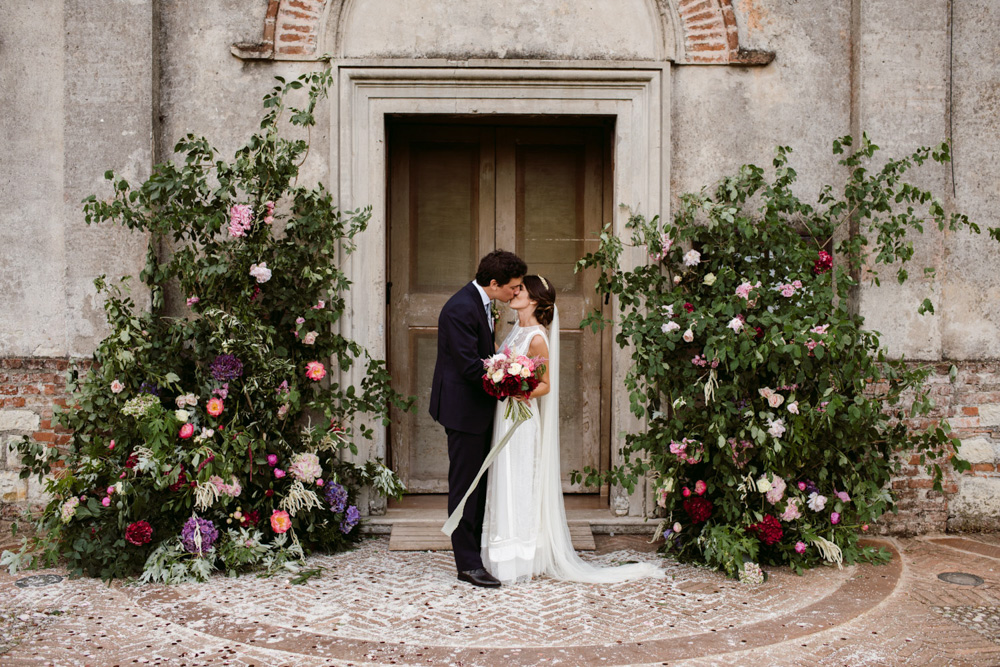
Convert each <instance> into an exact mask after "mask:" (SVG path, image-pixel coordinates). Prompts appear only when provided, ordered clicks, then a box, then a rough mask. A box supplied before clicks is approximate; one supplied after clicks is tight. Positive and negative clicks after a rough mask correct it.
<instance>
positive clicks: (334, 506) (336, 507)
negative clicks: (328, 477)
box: [326, 482, 347, 514]
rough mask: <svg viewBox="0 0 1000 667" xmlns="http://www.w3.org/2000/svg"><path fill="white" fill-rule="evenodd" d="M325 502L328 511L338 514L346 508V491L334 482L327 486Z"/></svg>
mask: <svg viewBox="0 0 1000 667" xmlns="http://www.w3.org/2000/svg"><path fill="white" fill-rule="evenodd" d="M326 502H328V503H330V510H331V511H332V512H333V513H334V514H340V513H341V512H343V511H344V508H345V507H347V489H345V488H344V487H343V486H341V485H340V484H337V483H336V482H332V483H330V484H327V485H326Z"/></svg>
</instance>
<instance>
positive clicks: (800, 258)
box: [578, 137, 997, 576]
mask: <svg viewBox="0 0 1000 667" xmlns="http://www.w3.org/2000/svg"><path fill="white" fill-rule="evenodd" d="M852 145H853V142H852V139H851V137H843V138H841V139H838V140H837V141H835V142H834V144H833V152H834V153H835V154H836V155H841V156H843V157H842V158H841V159H840V161H839V163H840V164H841V165H843V166H844V167H845V168H846V171H847V173H848V178H847V180H846V183H845V184H844V186H843V188H842V190H840V191H839V192H835V191H834V188H833V187H832V186H826V187H824V188H823V189H822V192H821V194H820V196H819V201H818V204H817V205H816V206H813V205H810V204H807V203H805V202H803V201H802V200H800V199H799V198H798V196H797V195H796V194H795V193H794V191H793V186H794V185H795V181H796V172H795V170H794V169H793V168H792V167H791V166H790V165H789V164H788V158H789V154H790V153H791V149H790V148H787V147H779V148H778V149H777V151H776V155H775V157H774V161H773V171H771V172H770V173H768V172H767V171H765V169H763V168H760V167H757V166H754V165H746V166H744V167H742V168H741V169H740V170H739V172H738V173H737V174H736V175H734V176H732V177H729V178H725V179H723V180H722V181H720V182H719V183H718V185H717V186H715V187H714V189H712V190H710V191H709V190H703V191H702V192H700V193H696V194H686V195H684V196H682V197H681V198H680V205H679V206H678V208H677V212H676V214H675V215H674V218H673V221H672V222H670V223H666V222H664V221H662V220H660V219H659V218H653V219H652V220H647V219H645V218H643V217H642V216H639V215H634V216H632V217H631V219H630V220H629V222H628V223H627V225H626V227H627V229H628V230H630V232H631V245H632V246H633V247H641V248H644V249H645V250H646V251H647V252H648V253H649V256H650V260H649V261H648V262H647V263H645V264H642V265H640V266H636V267H629V266H625V265H624V262H623V255H624V251H625V246H626V243H625V241H623V239H621V238H619V237H616V236H615V235H614V234H613V233H612V232H611V230H610V228H605V230H604V232H603V233H602V234H601V237H600V244H599V248H598V250H597V251H596V252H594V253H592V254H589V255H587V256H586V257H584V258H583V259H582V260H581V261H580V262H579V266H578V268H579V269H582V268H587V267H597V268H598V269H600V271H601V272H602V273H601V277H600V280H599V283H598V285H597V291H598V292H599V293H600V294H602V295H613V296H614V297H615V299H616V302H617V314H616V316H615V318H614V324H615V325H616V326H617V327H618V328H617V329H616V331H617V333H616V341H617V343H618V345H620V346H621V347H623V348H626V349H628V350H630V351H631V356H632V366H631V368H630V370H629V372H628V375H627V378H626V390H627V391H628V392H629V399H630V404H631V410H632V412H633V413H634V414H635V415H636V416H637V417H640V418H642V419H644V420H645V421H644V423H645V427H644V428H643V429H642V430H640V431H638V432H636V433H631V434H629V435H628V436H627V437H626V440H625V445H624V454H625V459H626V461H627V463H626V464H625V465H622V466H617V467H613V468H612V469H611V470H610V471H607V472H606V473H605V474H604V475H600V474H599V473H598V472H597V471H595V470H592V469H588V470H585V471H584V475H583V476H585V477H586V480H587V483H588V484H595V483H600V482H611V483H614V484H620V485H622V486H624V487H626V488H628V489H630V490H631V489H632V488H634V485H635V483H636V481H637V479H639V478H640V477H642V476H645V475H651V476H652V477H653V478H654V479H655V484H656V497H657V501H658V503H659V505H660V507H662V508H663V511H664V513H665V516H666V519H665V521H664V523H663V530H664V534H665V535H666V537H667V540H666V546H665V549H666V550H667V551H668V552H670V553H674V554H677V555H678V556H679V557H681V558H683V559H687V560H692V561H697V562H701V563H705V564H707V565H709V566H711V567H715V568H720V569H722V570H724V571H725V572H727V573H728V574H729V575H730V576H736V575H737V574H738V573H739V571H740V570H741V568H742V567H743V564H744V563H745V562H751V561H752V562H760V563H766V564H773V565H779V564H789V565H791V566H793V567H794V568H796V569H801V568H805V567H810V566H813V565H816V564H817V563H820V562H823V561H831V562H837V563H839V562H841V561H844V562H854V561H857V560H880V559H883V558H886V557H887V554H885V553H880V552H877V551H876V550H874V549H873V548H871V547H864V548H863V547H861V546H859V544H858V536H859V534H860V533H862V532H864V531H866V530H868V528H869V525H870V524H871V523H873V522H875V521H877V520H878V518H879V517H880V516H881V515H882V514H884V513H885V512H887V511H889V510H892V509H894V507H893V496H892V492H891V488H890V484H889V483H890V478H891V476H892V474H893V473H894V471H896V470H897V469H898V466H899V463H898V457H897V455H898V454H899V453H901V452H916V453H918V454H919V456H920V462H921V464H922V465H924V466H925V467H926V471H927V473H928V474H929V475H930V476H931V477H932V479H933V483H934V486H935V488H937V489H939V490H940V488H941V477H942V470H941V463H942V462H944V461H947V460H949V459H950V463H951V465H952V466H953V468H954V469H955V470H956V471H962V470H965V469H968V464H967V463H966V462H964V461H962V460H961V459H959V458H957V457H956V456H954V454H953V453H954V451H955V450H956V449H957V447H958V445H959V442H958V440H957V439H956V438H953V437H952V436H951V434H950V431H949V426H948V424H947V422H944V421H941V422H934V423H933V424H932V425H931V426H929V427H928V428H926V429H914V428H910V427H909V426H908V421H907V420H912V419H914V418H917V417H920V416H922V415H926V414H927V413H928V412H929V411H930V409H931V408H932V406H933V403H932V401H931V398H930V397H929V396H928V390H927V388H926V387H925V385H924V382H925V380H926V379H927V377H928V374H929V373H930V372H931V369H929V368H925V367H919V366H915V365H913V364H911V363H909V362H907V361H906V360H905V359H903V358H890V357H888V356H887V354H886V352H885V350H884V348H883V347H882V346H881V342H880V338H879V334H878V333H877V332H874V331H870V330H866V329H865V328H864V326H863V325H864V320H863V318H862V317H861V316H860V315H858V314H857V313H855V312H853V311H852V308H851V306H850V303H851V300H850V298H849V297H850V292H851V290H852V288H854V287H855V286H857V285H858V283H859V277H860V276H861V275H862V274H864V275H866V276H868V277H869V278H870V279H871V280H872V281H873V282H874V284H878V282H879V274H878V270H879V269H880V267H890V268H891V269H892V270H894V271H895V276H896V279H897V280H898V281H899V282H900V283H903V282H904V281H906V280H907V278H908V276H907V267H908V262H909V260H911V258H912V257H913V254H914V249H913V244H912V241H911V238H910V237H911V236H912V234H913V233H919V232H922V231H923V227H924V225H926V224H934V225H936V226H937V227H938V228H939V229H950V230H953V231H957V230H969V231H972V232H976V233H978V232H979V228H978V227H977V226H976V225H975V224H974V223H972V222H970V221H969V220H968V219H967V218H966V217H965V216H964V215H960V214H957V213H951V214H948V213H946V212H945V210H944V208H943V207H942V205H941V203H940V202H939V200H938V199H936V198H935V197H934V196H933V195H932V193H931V192H930V191H928V190H925V189H922V188H920V187H917V186H915V185H913V184H912V183H909V182H908V181H907V180H906V176H908V173H907V172H909V171H910V170H911V169H916V168H918V167H920V166H921V165H923V164H924V163H926V162H928V161H932V162H938V163H943V162H946V161H948V160H949V159H950V156H949V149H948V145H947V144H942V145H940V146H938V147H936V148H934V149H929V148H921V149H920V150H917V151H916V152H914V153H913V154H912V155H909V156H907V157H904V158H902V159H891V160H887V161H885V163H884V166H882V167H880V168H874V167H873V166H872V163H873V161H874V160H873V158H874V157H875V155H876V152H877V151H878V147H877V146H875V145H874V144H873V143H871V142H870V141H869V140H868V138H867V137H863V138H862V140H861V142H860V145H859V146H857V147H856V150H854V152H853V153H850V154H847V155H845V148H849V147H853V146H852ZM918 209H919V210H918ZM852 224H853V225H854V230H853V231H854V233H848V231H849V227H851V225H852ZM996 234H997V230H991V235H993V236H994V237H996ZM920 312H921V313H924V312H928V313H929V312H933V305H932V303H931V302H930V301H929V300H925V301H924V302H923V303H922V304H921V305H920ZM608 324H611V322H610V321H605V320H604V319H603V318H602V316H601V315H600V313H593V314H592V315H590V316H589V317H588V318H587V319H586V320H585V321H584V323H583V325H582V326H588V325H589V326H592V327H593V328H594V330H598V329H599V328H601V327H603V326H606V325H608ZM910 424H912V422H910ZM580 476H581V475H578V477H580Z"/></svg>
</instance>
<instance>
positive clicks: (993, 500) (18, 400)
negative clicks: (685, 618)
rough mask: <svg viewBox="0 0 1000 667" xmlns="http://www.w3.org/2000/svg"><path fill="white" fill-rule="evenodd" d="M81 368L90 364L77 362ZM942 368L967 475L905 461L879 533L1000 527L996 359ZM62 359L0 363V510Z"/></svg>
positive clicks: (940, 383) (51, 397) (34, 497)
mask: <svg viewBox="0 0 1000 667" xmlns="http://www.w3.org/2000/svg"><path fill="white" fill-rule="evenodd" d="M76 364H77V365H78V366H79V367H80V368H81V369H87V368H89V366H90V361H89V360H77V361H76ZM956 365H957V366H958V375H957V377H956V379H955V382H951V381H950V379H949V377H948V373H949V370H950V368H951V364H940V365H938V366H936V367H935V372H934V374H933V375H932V376H931V378H930V380H929V382H930V385H931V395H932V396H933V398H934V401H935V404H936V407H935V409H934V412H933V413H932V414H931V415H929V416H928V418H927V419H925V420H922V421H921V422H920V423H918V424H916V425H917V426H920V427H925V426H927V425H929V424H930V423H932V422H933V421H935V420H939V419H942V418H946V419H948V422H949V423H950V424H951V426H952V429H953V431H954V433H955V435H957V436H958V437H959V438H960V439H961V440H962V442H963V446H962V450H961V456H962V457H963V458H965V459H967V460H969V461H970V462H971V463H972V470H971V471H969V472H965V473H962V474H960V475H959V474H956V473H955V472H954V471H953V470H952V469H951V467H950V466H948V465H944V466H943V468H944V471H945V479H944V483H943V487H944V493H942V492H939V491H935V490H934V489H933V488H932V482H931V479H930V477H929V476H928V475H927V474H926V473H925V472H924V469H923V467H922V466H920V465H919V457H918V456H915V455H912V456H907V457H905V462H904V464H903V467H902V470H901V471H900V474H899V476H897V477H896V478H895V479H893V481H892V487H893V491H894V493H895V495H896V498H897V500H898V505H899V514H898V515H887V516H886V517H884V518H883V520H882V522H881V526H880V527H879V529H880V530H881V531H882V532H889V533H895V534H917V533H927V532H938V531H944V530H946V529H954V530H979V529H993V530H996V529H1000V362H996V361H993V362H966V363H959V364H956ZM69 367H70V361H69V360H67V359H52V358H46V359H36V358H3V359H0V443H2V444H3V448H2V457H0V512H2V513H8V514H9V513H10V512H11V511H12V509H16V508H17V507H19V506H23V505H24V504H25V503H26V502H37V501H40V500H41V499H42V496H41V491H40V488H39V487H38V485H37V483H35V482H34V481H29V480H22V479H19V477H18V472H19V470H20V464H19V462H18V460H17V457H16V452H14V451H13V450H12V449H11V446H10V444H11V442H12V441H17V440H20V438H21V437H22V436H24V435H29V436H31V437H32V438H34V439H35V440H36V441H38V442H46V443H53V444H55V445H56V446H59V445H64V444H66V443H67V442H68V441H69V437H70V436H69V434H68V433H67V432H66V431H65V430H63V429H60V428H58V427H57V426H56V425H55V424H54V423H53V419H52V408H53V406H54V405H56V404H60V405H65V404H66V398H67V395H66V379H65V373H66V370H67V369H68V368H69Z"/></svg>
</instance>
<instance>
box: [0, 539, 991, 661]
mask: <svg viewBox="0 0 1000 667" xmlns="http://www.w3.org/2000/svg"><path fill="white" fill-rule="evenodd" d="M888 544H889V546H890V547H891V548H894V549H895V550H896V551H897V554H900V555H898V556H897V557H895V558H894V559H893V561H892V563H891V564H890V565H887V566H881V567H873V566H859V567H847V568H844V569H843V570H838V569H836V568H821V569H817V570H813V571H811V572H808V573H806V574H805V575H804V576H801V577H799V576H795V575H794V574H791V573H790V572H787V571H783V570H777V571H774V572H772V573H771V575H772V576H771V578H770V579H769V581H768V582H767V583H766V584H764V585H762V586H759V587H756V588H748V587H745V586H741V585H740V584H738V583H735V582H732V581H729V580H726V579H725V578H723V577H721V576H719V575H718V574H716V573H713V572H708V571H705V570H701V569H697V568H694V567H689V566H684V565H679V564H677V563H673V562H671V561H660V560H659V559H658V557H657V556H656V555H655V554H653V553H650V552H649V547H648V545H646V544H645V543H644V541H643V539H642V538H638V537H628V536H620V537H614V538H607V537H605V538H599V541H598V550H597V552H595V553H593V554H590V555H585V558H587V559H590V560H594V561H597V562H601V563H606V564H610V563H615V562H620V561H624V560H654V561H657V562H661V563H662V565H663V567H665V568H666V570H667V573H668V578H667V579H666V580H663V581H640V582H630V583H625V584H616V585H603V586H596V585H585V584H573V583H565V582H558V581H553V580H549V579H541V580H536V581H534V582H531V583H529V584H523V585H519V586H507V587H504V588H502V589H500V590H483V589H477V588H473V587H471V586H468V585H465V584H461V583H459V582H458V581H456V579H455V576H454V572H453V563H452V559H451V554H450V553H429V552H390V551H388V549H387V546H388V540H387V539H385V538H380V539H373V540H370V541H368V542H366V543H365V544H364V545H363V546H361V547H360V548H359V549H357V550H356V551H353V552H351V553H347V554H340V555H338V556H333V557H326V556H324V557H315V558H311V559H310V566H311V567H323V568H324V572H323V575H322V576H321V577H319V578H313V579H311V580H309V581H308V583H306V584H305V585H292V584H291V583H290V582H289V580H288V577H275V578H271V579H259V578H257V577H253V576H245V577H240V578H236V579H227V578H223V577H218V578H215V579H213V580H212V581H211V582H209V583H207V584H204V585H184V586H172V587H165V586H128V585H119V584H116V585H112V586H107V585H105V584H103V583H102V582H99V581H93V580H87V579H76V580H62V581H59V582H58V583H52V584H49V585H44V586H37V587H33V586H29V587H21V586H17V585H15V582H16V581H18V580H22V579H24V577H26V576H30V575H36V574H60V572H59V571H46V572H42V573H35V572H31V573H19V574H18V575H17V576H16V577H11V576H7V575H6V574H3V575H2V576H0V590H2V593H3V594H2V597H0V663H2V664H3V665H131V664H154V665H178V666H180V665H302V666H306V665H308V666H313V665H363V664H406V665H455V666H460V665H465V666H471V665H502V666H504V667H513V666H515V665H641V664H669V665H686V666H699V667H701V666H706V667H707V666H709V665H751V664H752V665H851V666H853V665H1000V546H997V541H996V540H990V539H977V538H976V536H964V537H963V536H929V537H923V538H918V539H911V540H901V541H893V542H889V543H888ZM946 572H961V573H965V574H971V575H975V576H974V577H965V578H964V580H965V581H966V582H967V583H971V584H978V585H963V584H956V583H948V582H946V581H942V580H941V579H939V578H938V575H939V574H942V573H946ZM975 577H978V578H979V579H981V580H982V582H981V583H979V581H978V580H977V579H976V578H975ZM25 583H29V582H25V581H22V586H23V585H24V584H25Z"/></svg>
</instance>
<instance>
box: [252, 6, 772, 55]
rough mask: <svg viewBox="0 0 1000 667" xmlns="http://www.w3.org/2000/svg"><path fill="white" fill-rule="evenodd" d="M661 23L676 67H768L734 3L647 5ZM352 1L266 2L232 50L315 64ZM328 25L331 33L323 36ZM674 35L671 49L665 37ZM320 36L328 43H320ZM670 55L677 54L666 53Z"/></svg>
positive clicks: (329, 49) (329, 48) (334, 47)
mask: <svg viewBox="0 0 1000 667" xmlns="http://www.w3.org/2000/svg"><path fill="white" fill-rule="evenodd" d="M647 1H648V2H651V3H652V4H653V5H654V11H655V14H656V16H658V17H659V20H660V26H659V29H660V34H661V35H662V36H663V38H662V44H663V47H662V49H661V50H662V51H663V59H664V60H672V61H674V63H675V64H678V65H687V64H690V65H736V66H754V65H767V64H768V63H770V62H771V61H772V60H774V53H773V52H771V51H762V50H756V49H747V48H744V47H743V46H741V45H740V36H739V29H738V26H737V22H736V13H735V10H734V9H733V0H647ZM354 2H355V0H270V2H269V3H268V7H267V14H266V15H265V18H264V30H263V34H262V35H261V39H260V40H259V41H257V42H250V43H239V44H234V45H233V46H232V52H233V54H234V55H235V56H237V57H239V58H242V59H246V60H307V61H308V60H317V59H319V57H320V56H321V55H323V54H324V53H329V54H333V55H336V54H338V53H339V51H340V47H341V42H342V32H341V26H342V20H343V19H344V17H346V15H347V13H348V12H349V10H350V8H351V5H353V4H354ZM331 22H333V25H335V26H337V28H336V30H334V31H332V32H331V33H327V32H326V30H327V28H326V27H327V26H328V25H329V24H330V23H331ZM671 33H674V34H675V35H676V39H675V40H674V44H675V45H676V46H675V48H674V49H671V48H670V46H669V44H670V43H671V40H669V39H667V35H670V34H671ZM324 34H332V35H334V38H333V41H334V43H332V44H321V42H322V41H323V35H324ZM669 50H675V51H676V53H673V54H671V53H667V51H669Z"/></svg>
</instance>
